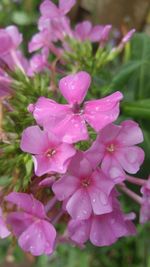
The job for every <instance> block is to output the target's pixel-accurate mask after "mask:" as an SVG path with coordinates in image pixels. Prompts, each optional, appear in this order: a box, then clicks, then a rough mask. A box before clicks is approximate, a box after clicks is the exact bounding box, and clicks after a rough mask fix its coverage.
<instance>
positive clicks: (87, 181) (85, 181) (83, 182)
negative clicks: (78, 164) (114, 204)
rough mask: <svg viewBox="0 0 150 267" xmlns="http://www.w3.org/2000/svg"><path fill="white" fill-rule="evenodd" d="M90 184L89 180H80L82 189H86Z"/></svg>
mask: <svg viewBox="0 0 150 267" xmlns="http://www.w3.org/2000/svg"><path fill="white" fill-rule="evenodd" d="M90 183H91V181H90V179H89V178H84V179H82V182H81V184H82V186H83V187H88V186H89V185H90Z"/></svg>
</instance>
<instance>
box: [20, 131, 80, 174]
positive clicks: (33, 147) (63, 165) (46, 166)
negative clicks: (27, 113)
mask: <svg viewBox="0 0 150 267" xmlns="http://www.w3.org/2000/svg"><path fill="white" fill-rule="evenodd" d="M21 149H22V150H23V151H25V152H28V153H31V154H33V155H34V156H33V159H34V167H35V174H36V175H37V176H41V175H43V174H46V173H49V172H58V173H65V172H66V170H67V167H68V164H69V162H70V159H71V157H72V156H74V155H75V153H76V150H75V149H74V148H73V146H72V145H69V144H66V143H61V142H60V141H59V140H58V139H57V138H56V137H55V136H54V135H53V134H50V133H48V132H45V131H42V130H41V129H40V128H39V127H38V126H31V127H28V128H26V129H25V130H24V132H23V134H22V139H21Z"/></svg>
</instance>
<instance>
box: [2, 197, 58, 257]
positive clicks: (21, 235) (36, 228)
mask: <svg viewBox="0 0 150 267" xmlns="http://www.w3.org/2000/svg"><path fill="white" fill-rule="evenodd" d="M5 200H6V201H8V202H10V203H13V204H15V205H17V207H18V208H19V209H20V210H19V211H16V212H10V213H9V214H8V217H7V222H8V224H9V225H10V226H11V227H12V230H13V233H14V235H15V236H16V237H17V238H18V243H19V246H20V247H21V248H22V249H23V250H24V251H28V252H31V254H33V255H34V256H38V255H42V254H51V253H52V252H53V249H54V243H55V239H56V231H55V228H54V227H53V225H52V224H51V223H50V222H48V221H47V217H46V214H45V210H44V206H43V204H42V203H41V202H40V201H38V200H37V199H35V198H34V197H33V196H32V195H28V194H25V193H17V192H13V193H10V194H9V195H8V196H6V197H5Z"/></svg>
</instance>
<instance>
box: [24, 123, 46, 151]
mask: <svg viewBox="0 0 150 267" xmlns="http://www.w3.org/2000/svg"><path fill="white" fill-rule="evenodd" d="M20 147H21V149H22V150H23V151H25V152H29V153H31V154H41V153H44V152H45V151H46V150H47V149H48V147H49V140H48V136H47V133H46V132H44V131H42V130H41V129H40V127H39V126H31V127H28V128H26V129H25V130H24V131H23V134H22V138H21V144H20Z"/></svg>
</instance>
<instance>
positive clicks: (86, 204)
mask: <svg viewBox="0 0 150 267" xmlns="http://www.w3.org/2000/svg"><path fill="white" fill-rule="evenodd" d="M66 210H67V211H68V213H69V214H70V216H71V217H72V218H73V219H77V220H85V219H88V218H89V217H90V215H91V213H92V207H91V202H90V198H89V196H88V193H87V192H86V191H85V190H82V189H79V190H77V191H76V192H75V193H74V194H73V195H72V197H71V198H69V200H68V202H67V205H66Z"/></svg>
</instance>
